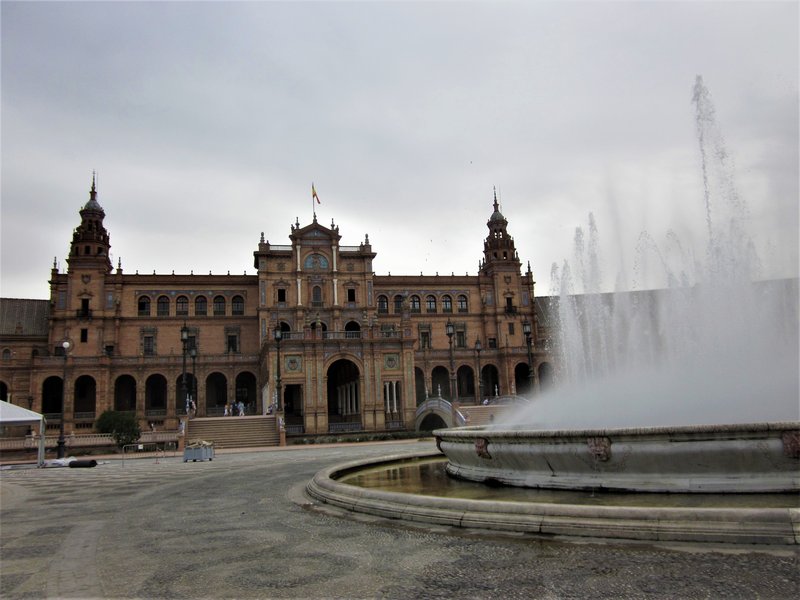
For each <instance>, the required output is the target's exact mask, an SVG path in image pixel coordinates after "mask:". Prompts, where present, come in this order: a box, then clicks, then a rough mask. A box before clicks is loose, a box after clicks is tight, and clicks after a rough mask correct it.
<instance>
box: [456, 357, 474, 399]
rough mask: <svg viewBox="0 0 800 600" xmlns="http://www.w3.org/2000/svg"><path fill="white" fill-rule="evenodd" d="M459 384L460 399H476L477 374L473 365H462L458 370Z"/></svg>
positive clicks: (457, 380)
mask: <svg viewBox="0 0 800 600" xmlns="http://www.w3.org/2000/svg"><path fill="white" fill-rule="evenodd" d="M456 382H457V384H458V399H459V400H460V401H462V402H471V401H473V400H474V399H475V375H474V371H473V370H472V367H470V366H468V365H462V366H460V367H459V368H458V371H456Z"/></svg>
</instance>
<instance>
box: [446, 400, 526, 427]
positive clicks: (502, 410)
mask: <svg viewBox="0 0 800 600" xmlns="http://www.w3.org/2000/svg"><path fill="white" fill-rule="evenodd" d="M513 408H514V407H513V406H508V405H504V404H488V405H483V404H480V405H475V406H469V405H463V404H462V405H461V406H459V407H458V410H460V411H461V414H462V415H464V416H465V417H468V419H469V420H468V421H467V425H489V424H490V423H492V417H493V416H494V421H499V420H500V417H502V416H503V415H504V414H506V413H507V412H508V411H509V410H513Z"/></svg>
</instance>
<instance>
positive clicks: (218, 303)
mask: <svg viewBox="0 0 800 600" xmlns="http://www.w3.org/2000/svg"><path fill="white" fill-rule="evenodd" d="M214 316H215V317H224V316H225V296H214Z"/></svg>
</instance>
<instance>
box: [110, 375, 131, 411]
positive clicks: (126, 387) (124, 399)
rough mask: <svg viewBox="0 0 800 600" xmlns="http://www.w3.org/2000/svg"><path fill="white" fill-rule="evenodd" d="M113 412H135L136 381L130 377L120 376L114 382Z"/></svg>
mask: <svg viewBox="0 0 800 600" xmlns="http://www.w3.org/2000/svg"><path fill="white" fill-rule="evenodd" d="M114 410H118V411H121V412H136V380H135V379H134V378H133V376H131V375H120V376H119V377H117V380H116V381H115V382H114Z"/></svg>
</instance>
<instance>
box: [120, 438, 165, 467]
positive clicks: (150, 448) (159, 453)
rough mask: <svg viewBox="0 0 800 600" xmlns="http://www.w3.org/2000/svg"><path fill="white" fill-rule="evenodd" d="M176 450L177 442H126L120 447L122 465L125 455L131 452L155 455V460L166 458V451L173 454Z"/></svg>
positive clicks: (131, 453)
mask: <svg viewBox="0 0 800 600" xmlns="http://www.w3.org/2000/svg"><path fill="white" fill-rule="evenodd" d="M177 452H178V442H144V443H136V444H126V445H124V446H123V447H122V465H123V466H124V465H125V457H126V456H130V455H133V454H151V455H155V459H156V462H158V460H159V459H160V458H166V457H167V454H168V453H171V454H170V456H173V457H174V456H175V455H176V454H177Z"/></svg>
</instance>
